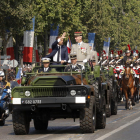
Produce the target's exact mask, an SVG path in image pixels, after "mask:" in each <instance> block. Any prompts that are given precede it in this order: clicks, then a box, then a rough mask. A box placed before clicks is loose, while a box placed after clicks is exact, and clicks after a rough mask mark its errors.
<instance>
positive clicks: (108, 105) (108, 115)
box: [106, 90, 111, 117]
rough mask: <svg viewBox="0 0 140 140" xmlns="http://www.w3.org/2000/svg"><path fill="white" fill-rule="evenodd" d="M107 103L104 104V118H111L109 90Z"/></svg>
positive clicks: (108, 91)
mask: <svg viewBox="0 0 140 140" xmlns="http://www.w3.org/2000/svg"><path fill="white" fill-rule="evenodd" d="M106 98H107V103H106V117H110V116H111V93H110V90H107V97H106Z"/></svg>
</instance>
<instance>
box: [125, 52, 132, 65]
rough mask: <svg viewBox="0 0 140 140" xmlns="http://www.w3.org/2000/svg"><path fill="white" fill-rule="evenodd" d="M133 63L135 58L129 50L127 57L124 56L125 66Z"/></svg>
mask: <svg viewBox="0 0 140 140" xmlns="http://www.w3.org/2000/svg"><path fill="white" fill-rule="evenodd" d="M132 61H133V57H132V56H131V51H130V50H127V51H126V56H124V58H123V65H125V64H126V62H130V63H131V62H132Z"/></svg>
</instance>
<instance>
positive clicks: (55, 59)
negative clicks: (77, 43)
mask: <svg viewBox="0 0 140 140" xmlns="http://www.w3.org/2000/svg"><path fill="white" fill-rule="evenodd" d="M57 41H58V42H60V38H59V39H58V40H57ZM57 47H60V53H59V62H61V46H60V45H58V44H57ZM57 55H58V51H57V52H56V54H55V55H54V56H53V61H54V62H57Z"/></svg>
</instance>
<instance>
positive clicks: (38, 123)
mask: <svg viewBox="0 0 140 140" xmlns="http://www.w3.org/2000/svg"><path fill="white" fill-rule="evenodd" d="M34 127H35V130H46V129H47V128H48V120H47V122H43V121H42V120H40V119H39V118H35V119H34Z"/></svg>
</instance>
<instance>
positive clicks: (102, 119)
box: [96, 97, 106, 129]
mask: <svg viewBox="0 0 140 140" xmlns="http://www.w3.org/2000/svg"><path fill="white" fill-rule="evenodd" d="M105 126H106V101H105V97H104V103H103V108H102V109H101V110H100V111H97V113H96V128H97V129H104V128H105Z"/></svg>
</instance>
